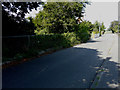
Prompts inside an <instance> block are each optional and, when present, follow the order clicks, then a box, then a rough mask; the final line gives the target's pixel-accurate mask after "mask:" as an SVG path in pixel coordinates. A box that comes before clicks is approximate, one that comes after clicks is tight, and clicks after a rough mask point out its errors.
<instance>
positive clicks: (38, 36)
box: [2, 2, 105, 62]
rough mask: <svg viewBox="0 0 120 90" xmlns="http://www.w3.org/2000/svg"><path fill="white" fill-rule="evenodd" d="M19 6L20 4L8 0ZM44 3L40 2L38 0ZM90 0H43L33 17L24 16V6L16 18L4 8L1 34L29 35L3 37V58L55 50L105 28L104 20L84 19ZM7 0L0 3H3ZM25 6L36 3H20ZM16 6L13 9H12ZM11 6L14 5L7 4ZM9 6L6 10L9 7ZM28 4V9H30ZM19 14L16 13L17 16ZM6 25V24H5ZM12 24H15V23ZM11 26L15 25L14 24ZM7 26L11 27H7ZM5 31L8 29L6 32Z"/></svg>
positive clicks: (80, 40) (20, 57)
mask: <svg viewBox="0 0 120 90" xmlns="http://www.w3.org/2000/svg"><path fill="white" fill-rule="evenodd" d="M11 4H13V6H15V7H16V8H18V7H19V6H18V5H19V4H17V3H11ZM39 4H43V3H39ZM86 4H90V3H89V2H80V3H78V2H48V3H47V4H43V10H42V11H39V13H38V14H37V15H36V17H35V18H32V17H29V18H27V19H28V20H29V21H28V20H26V19H25V18H24V16H25V13H26V12H27V9H24V10H21V12H22V11H23V12H24V13H23V12H22V13H19V15H21V16H23V18H21V19H20V18H19V17H18V18H17V17H16V18H15V17H13V16H12V15H10V14H9V12H7V11H6V10H5V8H3V10H2V12H3V14H5V15H4V17H3V31H4V32H3V36H18V35H28V36H25V37H16V38H11V37H9V38H3V62H4V61H11V60H21V59H23V58H29V57H34V56H37V55H39V54H40V53H41V52H42V51H47V50H49V49H50V50H58V49H62V48H67V47H71V46H74V45H77V44H80V43H85V42H87V41H88V40H89V39H90V38H91V35H92V33H94V34H97V33H100V36H101V35H102V34H104V32H105V26H104V23H99V22H98V21H96V22H95V23H94V24H92V23H91V22H90V21H83V20H82V19H81V18H82V17H84V15H83V13H84V8H85V7H86ZM7 5H8V6H9V5H10V4H9V3H3V6H7ZM20 5H22V6H24V7H25V8H27V7H28V6H29V7H30V6H31V8H34V6H36V7H35V8H37V7H38V6H39V5H38V3H35V4H31V3H25V2H24V3H21V4H20ZM15 7H14V9H13V12H15ZM10 8H13V7H10ZM10 8H8V10H10V12H11V10H12V9H10ZM31 8H30V9H31ZM19 15H18V16H19ZM7 21H8V22H7ZM6 22H7V23H6ZM7 25H8V27H6V26H7ZM14 25H15V26H14ZM13 27H14V28H13ZM10 29H12V30H11V31H10ZM6 32H7V33H6Z"/></svg>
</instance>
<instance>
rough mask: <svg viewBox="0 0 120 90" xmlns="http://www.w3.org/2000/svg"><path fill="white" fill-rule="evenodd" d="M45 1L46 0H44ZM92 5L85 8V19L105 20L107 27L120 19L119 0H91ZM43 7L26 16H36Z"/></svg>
mask: <svg viewBox="0 0 120 90" xmlns="http://www.w3.org/2000/svg"><path fill="white" fill-rule="evenodd" d="M44 1H45V0H44ZM89 1H90V2H92V3H91V5H87V6H86V8H85V16H84V20H87V21H90V22H92V23H94V22H95V21H96V20H97V21H99V22H104V25H105V26H106V28H108V27H109V25H110V23H111V22H112V21H114V20H118V1H119V0H89ZM41 9H42V8H41V7H39V8H38V9H37V11H36V10H33V11H32V12H30V14H26V17H28V16H32V17H35V16H36V14H37V13H38V12H39V10H41Z"/></svg>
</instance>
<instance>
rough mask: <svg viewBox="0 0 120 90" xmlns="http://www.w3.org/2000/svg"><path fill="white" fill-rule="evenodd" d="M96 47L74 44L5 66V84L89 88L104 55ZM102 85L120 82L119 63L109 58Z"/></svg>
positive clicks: (14, 86) (6, 85)
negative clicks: (119, 74)
mask: <svg viewBox="0 0 120 90" xmlns="http://www.w3.org/2000/svg"><path fill="white" fill-rule="evenodd" d="M99 54H100V53H99V52H98V51H97V50H96V49H88V48H77V47H72V48H68V49H64V50H61V51H57V52H55V53H52V54H49V55H46V56H42V57H40V58H37V59H34V60H31V61H28V62H25V63H23V64H19V65H17V66H13V67H10V68H6V69H3V73H2V74H3V80H2V81H3V88H89V87H90V85H91V84H92V80H94V77H95V75H96V71H97V70H98V69H99V67H100V66H101V64H102V62H103V61H104V59H102V58H101V57H99V56H98V55H99ZM106 63H107V64H105V66H104V68H105V69H106V72H104V73H103V76H104V77H105V78H104V77H103V79H102V78H101V81H102V80H104V81H102V83H103V84H100V86H101V87H103V85H105V87H108V85H109V84H108V82H109V83H112V81H113V80H114V82H117V79H118V78H116V76H117V75H116V74H117V72H118V71H117V63H115V62H111V61H109V58H107V59H106Z"/></svg>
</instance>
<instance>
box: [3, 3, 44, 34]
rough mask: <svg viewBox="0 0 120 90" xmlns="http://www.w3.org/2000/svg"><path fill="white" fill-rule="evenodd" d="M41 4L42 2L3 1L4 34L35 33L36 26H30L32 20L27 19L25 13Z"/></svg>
mask: <svg viewBox="0 0 120 90" xmlns="http://www.w3.org/2000/svg"><path fill="white" fill-rule="evenodd" d="M40 4H42V2H39V3H38V2H2V29H3V32H2V35H4V36H6V35H7V36H8V35H10V36H11V35H25V34H33V32H34V29H35V28H34V27H30V26H31V25H30V24H31V22H28V21H26V19H25V14H26V13H29V10H30V11H31V10H32V9H34V8H35V9H37V7H38V6H39V5H40ZM32 25H33V24H32ZM31 30H32V31H31Z"/></svg>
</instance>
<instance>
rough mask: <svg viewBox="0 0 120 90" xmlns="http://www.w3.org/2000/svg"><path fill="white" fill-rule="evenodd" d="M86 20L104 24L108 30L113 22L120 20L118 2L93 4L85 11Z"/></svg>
mask: <svg viewBox="0 0 120 90" xmlns="http://www.w3.org/2000/svg"><path fill="white" fill-rule="evenodd" d="M84 19H85V20H88V21H91V22H92V23H94V22H95V21H96V20H98V21H99V22H104V25H105V26H106V28H108V27H109V25H110V23H111V22H112V21H114V20H118V2H92V4H91V5H87V7H86V9H85V16H84Z"/></svg>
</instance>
